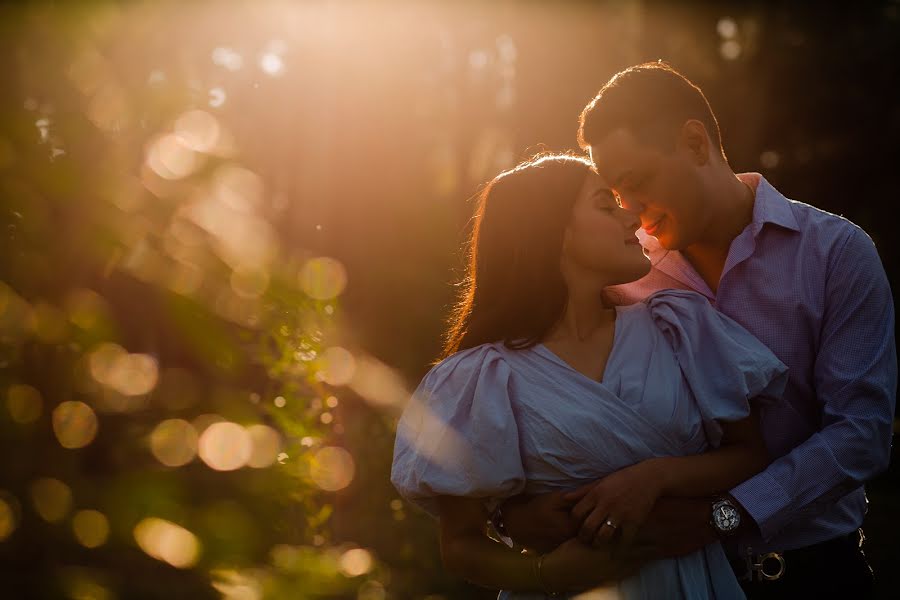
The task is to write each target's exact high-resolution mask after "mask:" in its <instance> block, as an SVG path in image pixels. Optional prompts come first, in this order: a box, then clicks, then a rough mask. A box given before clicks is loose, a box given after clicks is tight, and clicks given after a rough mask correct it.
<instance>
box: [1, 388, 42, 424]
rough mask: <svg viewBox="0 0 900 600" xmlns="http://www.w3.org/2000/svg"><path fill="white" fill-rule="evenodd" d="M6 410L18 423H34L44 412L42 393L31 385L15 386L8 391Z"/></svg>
mask: <svg viewBox="0 0 900 600" xmlns="http://www.w3.org/2000/svg"><path fill="white" fill-rule="evenodd" d="M6 409H7V410H8V411H9V416H10V417H12V420H13V421H15V422H16V423H19V424H21V425H27V424H29V423H34V422H35V421H37V420H38V419H39V418H40V416H41V413H42V412H43V403H42V401H41V393H40V392H38V391H37V390H36V389H34V388H33V387H31V386H30V385H25V384H13V385H11V386H9V389H8V390H7V391H6Z"/></svg>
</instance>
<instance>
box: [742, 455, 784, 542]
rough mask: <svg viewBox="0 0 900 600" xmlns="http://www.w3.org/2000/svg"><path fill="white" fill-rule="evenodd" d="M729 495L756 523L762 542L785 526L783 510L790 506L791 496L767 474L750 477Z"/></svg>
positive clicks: (764, 472)
mask: <svg viewBox="0 0 900 600" xmlns="http://www.w3.org/2000/svg"><path fill="white" fill-rule="evenodd" d="M729 493H730V494H731V495H732V497H734V499H735V500H737V501H738V502H740V504H741V506H743V507H744V510H746V511H747V513H748V514H749V515H750V517H751V518H752V519H753V520H754V521H756V525H757V526H758V527H759V532H760V534H761V535H762V537H763V539H764V540H766V541H768V540H769V539H771V538H772V536H774V535H775V534H776V533H778V532H779V531H780V530H781V529H782V528H783V527H784V526H785V525H786V524H787V521H788V517H787V515H785V514H784V513H785V512H786V511H784V509H785V508H786V507H788V506H789V505H790V503H791V496H790V495H789V494H788V493H787V492H785V490H784V488H783V487H781V484H779V483H778V481H776V480H775V478H774V477H772V476H771V475H769V473H768V472H766V471H763V472H762V473H759V474H757V475H755V476H753V477H751V478H750V479H748V480H747V481H745V482H743V483H741V484H739V485H737V486H736V487H734V488H732V489H731V491H730V492H729Z"/></svg>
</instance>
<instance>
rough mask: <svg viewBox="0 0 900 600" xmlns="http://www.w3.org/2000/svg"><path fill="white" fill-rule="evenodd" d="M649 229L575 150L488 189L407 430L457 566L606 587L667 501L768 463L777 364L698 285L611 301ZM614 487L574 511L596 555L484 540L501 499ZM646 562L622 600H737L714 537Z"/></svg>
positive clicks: (406, 464)
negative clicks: (439, 345) (764, 429)
mask: <svg viewBox="0 0 900 600" xmlns="http://www.w3.org/2000/svg"><path fill="white" fill-rule="evenodd" d="M638 225H639V223H638V222H637V220H636V218H635V217H634V216H633V215H631V214H630V213H628V212H626V211H624V210H622V209H620V208H619V206H618V205H617V203H616V200H615V198H614V197H613V195H612V193H611V191H610V189H609V188H608V187H607V186H606V184H605V183H604V182H603V181H602V179H601V178H600V177H599V176H598V175H597V174H596V173H595V172H594V171H593V170H592V169H591V165H590V162H589V161H588V160H587V159H584V158H580V157H574V156H568V155H549V156H542V157H538V158H535V159H533V160H531V161H528V162H525V163H523V164H521V165H519V166H517V167H516V168H514V169H512V170H510V171H507V172H505V173H502V174H501V175H499V176H498V177H496V178H495V179H494V180H493V181H492V182H491V183H490V184H489V185H488V186H487V187H486V188H485V190H484V191H483V193H482V194H481V197H480V203H479V206H478V209H477V213H476V216H475V226H474V229H473V233H472V237H471V239H470V241H469V267H468V276H467V279H466V280H465V283H464V288H463V294H462V296H461V300H460V302H459V304H458V306H457V308H456V310H455V312H454V315H453V319H452V321H451V327H450V330H449V335H448V338H447V344H446V347H445V352H444V357H443V360H441V361H440V362H439V363H438V364H437V365H436V366H435V367H434V368H433V369H432V370H431V371H430V372H429V373H428V374H427V375H426V376H425V378H424V380H423V381H422V383H421V385H420V386H419V389H418V390H417V391H416V393H415V395H414V396H413V400H412V401H411V402H410V404H409V406H408V407H407V409H406V410H405V412H404V414H403V416H402V418H401V420H400V423H399V425H398V431H397V441H396V447H395V452H394V464H393V470H392V481H393V482H394V485H395V486H396V487H397V489H398V490H399V491H400V493H401V494H402V495H403V496H404V497H405V498H407V499H409V500H411V501H413V502H415V503H416V504H418V505H419V506H421V507H423V508H425V509H426V510H428V511H429V512H431V513H432V514H434V515H436V516H438V517H439V519H440V533H441V554H442V558H443V561H444V565H445V567H446V568H448V569H449V570H451V571H453V572H455V573H456V574H458V575H459V576H461V577H463V578H465V579H468V580H469V581H472V582H473V583H476V584H479V585H483V586H485V587H493V588H495V589H496V588H504V589H506V590H509V591H507V592H504V593H503V594H502V596H505V597H509V598H527V597H544V593H550V592H553V593H556V592H561V593H565V592H576V591H579V590H580V589H584V588H586V587H592V586H594V585H596V584H600V583H610V582H609V581H608V580H607V581H605V580H604V576H603V568H602V567H603V564H604V561H608V560H609V558H610V556H611V553H613V552H615V553H617V558H618V559H619V560H622V559H623V558H622V557H625V560H626V562H627V560H628V559H627V557H628V554H629V552H630V550H631V548H632V547H631V546H630V545H629V543H628V542H629V541H630V540H631V538H632V537H633V535H634V532H635V530H636V529H637V528H638V527H639V526H640V524H641V522H642V521H643V519H644V518H645V517H646V515H647V513H648V512H649V510H650V508H651V507H652V506H653V504H654V502H655V501H656V499H657V498H658V497H659V496H661V495H669V496H677V495H683V496H700V495H707V494H713V493H716V492H720V491H723V490H728V489H729V488H730V487H732V486H733V485H735V484H737V483H739V482H740V481H743V480H744V479H746V478H748V477H749V476H751V475H753V474H754V473H756V472H758V471H760V470H762V469H763V468H764V467H765V466H766V464H767V463H768V460H769V459H768V456H767V454H766V451H765V447H764V445H763V442H762V439H761V436H760V434H759V431H758V427H757V425H756V420H755V418H754V417H753V416H751V408H750V401H751V400H752V399H754V398H756V397H762V396H766V397H775V396H778V395H779V394H780V393H781V390H782V389H783V387H784V383H785V375H786V368H785V367H784V365H783V364H782V363H781V362H779V361H778V359H776V358H775V357H774V356H773V355H772V354H771V352H769V351H768V350H767V349H766V348H765V347H764V346H763V345H762V344H761V343H760V342H758V341H757V340H756V339H755V338H753V337H752V336H751V335H750V334H748V333H747V332H746V331H745V330H744V329H742V328H741V327H740V326H738V325H737V324H736V323H734V322H733V321H731V320H730V319H728V318H727V317H724V316H722V315H720V314H718V313H717V312H716V311H714V310H713V309H712V308H711V307H710V306H709V305H708V303H707V302H706V300H705V299H704V298H703V297H702V296H699V295H697V294H694V293H691V292H684V291H674V290H673V291H667V292H661V293H658V294H655V295H653V296H651V297H650V298H649V299H647V300H646V301H645V302H643V303H640V304H637V305H634V306H630V307H611V306H608V305H605V304H604V302H603V300H602V298H603V295H602V292H603V289H604V288H605V287H607V286H609V285H614V284H620V283H626V282H629V281H634V280H636V279H639V278H640V277H642V276H644V275H645V274H646V273H647V272H648V271H649V268H650V265H649V262H648V260H647V258H646V257H645V256H644V254H643V252H642V248H641V246H640V245H639V244H638V240H637V238H636V237H635V231H636V229H637V228H638ZM604 477H605V478H606V480H607V481H614V482H618V484H617V485H618V488H617V491H616V493H615V494H613V496H611V497H606V498H603V497H600V498H596V499H595V501H596V506H595V507H594V508H593V510H589V511H586V512H585V511H584V510H583V503H579V505H580V506H581V509H580V510H581V515H580V516H581V517H583V518H585V522H586V523H585V525H586V526H587V525H588V521H589V522H590V523H592V525H591V527H594V528H595V529H592V530H591V531H590V533H592V534H594V540H593V542H594V543H592V544H591V545H585V544H582V543H581V542H579V541H578V540H577V539H573V540H570V541H568V542H566V543H564V544H562V545H561V546H559V547H558V548H556V549H552V550H551V551H550V552H548V553H545V554H540V555H537V554H535V553H526V554H522V553H520V552H518V551H514V550H513V549H511V548H508V547H506V546H504V545H502V544H497V543H495V542H493V541H491V540H490V539H488V538H487V537H485V535H484V532H485V522H486V520H487V519H488V515H489V514H490V510H491V508H492V506H494V505H495V504H496V503H497V502H498V501H500V500H503V499H505V498H508V497H510V496H514V495H517V494H520V493H522V492H525V493H529V494H532V493H534V494H537V493H542V492H547V491H553V490H560V489H574V488H578V487H579V486H583V485H584V484H586V483H589V482H592V481H595V480H598V479H601V478H604ZM613 487H616V486H613ZM612 538H615V539H612ZM637 556H639V554H638V555H636V558H635V560H634V561H633V567H634V570H635V574H634V575H633V576H631V577H628V578H627V579H625V580H623V581H621V582H620V583H619V584H618V586H617V587H618V590H619V591H620V592H621V593H622V595H624V596H625V597H630V598H640V597H644V598H660V597H664V598H679V597H681V598H741V597H743V594H742V592H741V590H740V587H739V586H738V583H737V581H736V580H735V577H734V575H733V574H732V571H731V569H730V567H729V565H728V563H727V560H726V559H725V556H724V553H723V551H722V549H721V546H720V545H719V544H713V545H711V546H708V547H706V548H705V549H703V550H701V551H699V552H696V553H694V554H690V555H688V556H684V557H680V558H677V559H666V560H658V561H653V562H649V563H647V564H644V565H641V564H640V560H639V558H637ZM530 593H534V594H536V596H531V595H530Z"/></svg>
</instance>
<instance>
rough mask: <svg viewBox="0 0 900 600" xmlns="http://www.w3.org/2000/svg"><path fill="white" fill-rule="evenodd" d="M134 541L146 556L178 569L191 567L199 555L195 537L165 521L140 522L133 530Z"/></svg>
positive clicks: (152, 518) (197, 542) (198, 542)
mask: <svg viewBox="0 0 900 600" xmlns="http://www.w3.org/2000/svg"><path fill="white" fill-rule="evenodd" d="M134 539H135V541H136V542H137V544H138V546H140V548H141V550H143V551H144V552H146V553H147V554H148V555H150V556H152V557H153V558H155V559H157V560H161V561H164V562H167V563H169V564H170V565H172V566H173V567H177V568H179V569H185V568H188V567H191V566H193V565H194V564H195V563H196V562H197V558H198V556H199V554H200V540H198V539H197V536H195V535H194V534H193V533H191V532H190V531H188V530H187V529H185V528H184V527H181V526H180V525H176V524H175V523H172V522H171V521H166V520H165V519H158V518H156V517H148V518H146V519H144V520H142V521H141V522H140V523H138V524H137V525H136V526H135V528H134Z"/></svg>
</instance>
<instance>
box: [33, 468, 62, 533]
mask: <svg viewBox="0 0 900 600" xmlns="http://www.w3.org/2000/svg"><path fill="white" fill-rule="evenodd" d="M31 501H32V503H33V504H34V510H35V511H36V512H37V514H38V515H40V517H41V518H42V519H44V520H45V521H47V522H48V523H58V522H59V521H62V520H63V519H64V518H65V517H66V515H68V514H69V511H70V510H71V509H72V490H71V489H70V488H69V486H67V485H66V484H65V483H63V482H62V481H60V480H59V479H53V478H51V477H43V478H41V479H37V480H35V481H34V482H33V483H32V484H31Z"/></svg>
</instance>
